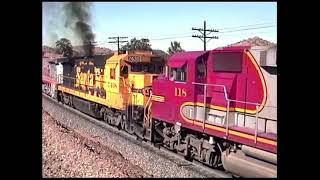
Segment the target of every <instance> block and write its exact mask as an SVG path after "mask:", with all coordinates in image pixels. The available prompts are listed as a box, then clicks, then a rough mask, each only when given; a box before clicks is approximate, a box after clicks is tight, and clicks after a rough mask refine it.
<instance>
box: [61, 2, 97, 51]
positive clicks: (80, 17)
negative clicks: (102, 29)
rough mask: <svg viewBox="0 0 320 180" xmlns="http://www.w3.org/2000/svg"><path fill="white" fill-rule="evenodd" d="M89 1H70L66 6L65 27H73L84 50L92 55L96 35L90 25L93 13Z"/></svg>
mask: <svg viewBox="0 0 320 180" xmlns="http://www.w3.org/2000/svg"><path fill="white" fill-rule="evenodd" d="M91 5H92V4H91V3H89V2H69V3H66V4H65V6H64V12H65V17H66V21H65V25H64V26H65V28H69V29H71V30H72V31H73V32H74V33H75V35H76V36H77V37H78V38H80V39H81V41H82V43H83V50H84V52H85V54H86V55H89V56H92V55H93V53H94V45H93V43H92V42H93V41H94V38H95V35H94V34H93V32H92V28H91V25H90V21H91V13H90V7H91Z"/></svg>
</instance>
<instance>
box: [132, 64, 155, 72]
mask: <svg viewBox="0 0 320 180" xmlns="http://www.w3.org/2000/svg"><path fill="white" fill-rule="evenodd" d="M131 72H143V73H157V74H158V73H160V72H161V67H160V66H159V64H157V63H132V64H131Z"/></svg>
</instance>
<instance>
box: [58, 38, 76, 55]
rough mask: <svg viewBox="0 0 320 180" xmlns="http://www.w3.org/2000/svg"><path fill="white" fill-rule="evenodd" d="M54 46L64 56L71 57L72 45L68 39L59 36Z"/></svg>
mask: <svg viewBox="0 0 320 180" xmlns="http://www.w3.org/2000/svg"><path fill="white" fill-rule="evenodd" d="M56 48H57V50H58V52H59V53H62V54H63V56H64V57H71V56H72V54H73V50H72V45H71V42H70V40H69V39H66V38H61V39H60V40H58V41H57V42H56Z"/></svg>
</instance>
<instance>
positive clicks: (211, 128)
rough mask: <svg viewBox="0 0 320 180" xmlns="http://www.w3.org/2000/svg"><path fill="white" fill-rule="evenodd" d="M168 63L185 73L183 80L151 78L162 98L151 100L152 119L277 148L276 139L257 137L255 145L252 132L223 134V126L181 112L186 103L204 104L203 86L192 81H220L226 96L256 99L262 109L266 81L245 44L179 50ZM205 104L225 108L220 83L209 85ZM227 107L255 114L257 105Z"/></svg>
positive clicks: (172, 67) (249, 143)
mask: <svg viewBox="0 0 320 180" xmlns="http://www.w3.org/2000/svg"><path fill="white" fill-rule="evenodd" d="M201 63H203V64H205V66H204V67H205V72H203V71H202V70H201V68H199V67H201ZM168 66H169V67H170V69H176V68H181V69H182V70H180V71H179V70H177V73H181V72H183V69H184V72H186V73H185V74H184V75H182V74H183V73H181V75H180V76H179V77H180V78H181V79H182V80H181V79H179V81H178V80H174V79H171V78H170V77H161V78H158V79H155V80H154V82H153V94H154V95H156V96H163V97H164V99H165V101H164V102H159V101H153V104H152V114H153V117H154V118H155V119H159V120H162V121H165V122H169V123H172V124H174V123H176V122H180V123H181V125H182V126H183V127H185V128H190V129H193V130H195V131H199V132H204V133H207V134H210V135H214V136H218V137H221V138H227V139H230V140H233V141H236V142H239V143H243V144H247V145H251V146H255V147H257V148H261V149H264V150H267V151H271V152H275V153H276V152H277V149H276V147H277V142H276V140H275V141H272V140H269V139H263V138H260V139H259V140H258V142H257V143H256V144H255V145H254V143H253V142H254V140H252V134H247V133H245V132H241V131H239V132H238V131H233V132H234V133H233V134H229V135H228V136H227V137H226V129H225V127H223V126H216V125H210V124H207V123H206V124H203V122H202V121H198V120H194V119H189V118H187V117H185V116H184V115H183V113H182V108H183V107H184V106H185V105H197V106H201V105H202V107H203V104H204V86H202V85H195V84H193V82H195V83H205V84H219V85H223V86H225V87H226V91H227V96H228V98H229V99H232V100H238V101H246V102H254V103H258V104H261V105H260V106H259V107H258V111H261V110H262V109H263V107H264V105H265V102H266V97H267V94H266V92H267V91H266V82H265V80H264V78H263V75H262V72H261V69H260V67H259V66H258V64H257V62H256V61H255V60H254V58H253V57H252V55H251V54H250V52H249V51H248V50H247V47H230V48H223V49H216V50H212V51H194V52H179V53H176V54H174V55H173V56H171V57H170V59H169V62H168ZM170 74H172V73H170ZM173 74H174V73H173ZM170 76H171V75H170ZM182 77H183V78H182ZM205 104H206V106H209V107H210V108H212V109H216V110H220V111H226V109H227V108H226V107H227V100H226V97H225V94H224V90H223V87H208V88H207V99H206V103H205ZM230 111H238V112H245V113H251V114H254V113H256V106H255V105H249V104H242V103H238V102H231V103H230ZM261 139H262V140H261Z"/></svg>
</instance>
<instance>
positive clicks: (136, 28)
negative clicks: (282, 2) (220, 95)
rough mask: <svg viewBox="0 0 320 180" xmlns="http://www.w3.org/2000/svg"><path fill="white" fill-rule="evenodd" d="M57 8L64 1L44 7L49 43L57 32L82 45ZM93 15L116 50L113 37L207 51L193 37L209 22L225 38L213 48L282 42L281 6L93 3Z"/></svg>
mask: <svg viewBox="0 0 320 180" xmlns="http://www.w3.org/2000/svg"><path fill="white" fill-rule="evenodd" d="M52 6H62V3H60V2H58V3H44V4H43V28H42V29H43V43H44V44H49V38H48V33H47V31H48V29H50V30H51V31H55V29H57V31H56V34H57V36H58V38H61V37H66V38H70V39H71V40H72V41H73V42H72V43H73V44H77V43H79V42H75V41H76V40H74V39H77V38H75V37H74V35H73V34H72V32H71V31H68V30H66V29H64V28H63V25H62V22H63V21H64V18H65V17H64V16H63V13H61V11H58V10H56V9H54V8H52ZM91 12H92V18H91V19H92V28H93V32H94V33H95V35H96V39H95V40H96V41H97V43H98V45H99V46H103V47H108V48H110V49H112V50H116V45H115V44H110V43H107V42H108V41H109V40H108V37H110V36H128V40H130V39H131V38H133V37H137V38H139V39H140V38H149V39H150V41H151V45H152V48H154V49H161V50H165V51H167V49H168V47H169V46H170V42H171V41H179V42H180V43H181V46H182V48H183V49H185V50H203V42H202V41H201V40H200V39H199V38H192V37H191V36H192V34H195V35H197V34H199V35H200V32H198V31H192V30H191V28H192V27H196V28H203V21H204V20H206V24H207V28H210V29H219V30H220V32H219V33H211V34H210V36H211V35H215V36H218V37H219V39H212V40H210V41H209V42H208V43H207V49H213V48H215V47H219V46H225V45H228V44H230V43H234V42H238V41H240V40H243V39H246V38H249V37H254V36H259V37H261V38H263V39H266V40H268V41H271V42H274V43H276V42H277V3H276V2H98V3H93V5H92V7H91ZM57 20H58V21H57ZM57 22H58V23H57ZM248 25H250V26H248ZM230 27H233V28H230ZM225 28H227V29H225ZM228 28H230V29H228ZM250 28H257V29H250ZM244 29H250V30H244ZM227 31H235V32H227ZM166 38H167V39H166Z"/></svg>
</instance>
